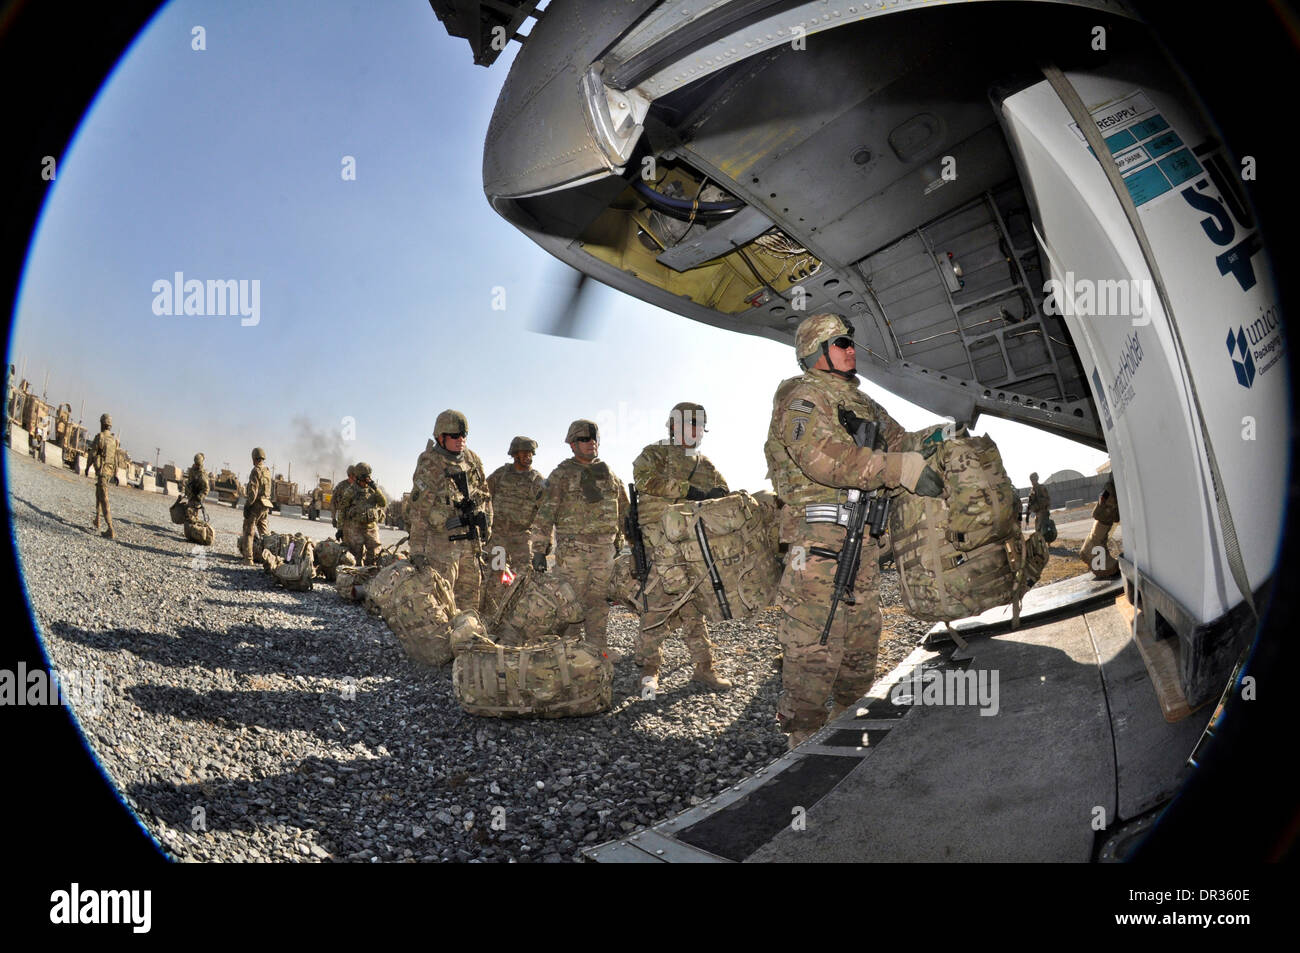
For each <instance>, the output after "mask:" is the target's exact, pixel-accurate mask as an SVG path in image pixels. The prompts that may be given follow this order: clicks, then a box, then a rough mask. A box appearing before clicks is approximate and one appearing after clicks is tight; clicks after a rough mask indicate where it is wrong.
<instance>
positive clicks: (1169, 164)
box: [1156, 149, 1201, 185]
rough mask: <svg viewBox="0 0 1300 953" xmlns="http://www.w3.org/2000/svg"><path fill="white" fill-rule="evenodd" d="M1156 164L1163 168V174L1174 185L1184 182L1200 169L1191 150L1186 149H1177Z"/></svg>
mask: <svg viewBox="0 0 1300 953" xmlns="http://www.w3.org/2000/svg"><path fill="white" fill-rule="evenodd" d="M1156 164H1157V165H1159V166H1160V168H1161V169H1163V170H1164V172H1165V175H1167V176H1169V181H1170V182H1172V183H1173V184H1174V185H1180V184H1181V183H1183V182H1186V181H1187V180H1188V179H1190V178H1191V177H1192V176H1194V175H1197V174H1198V173H1200V171H1201V166H1200V163H1198V162H1197V161H1196V160H1195V159H1193V158H1192V154H1191V152H1189V151H1188V150H1186V149H1179V150H1178V151H1177V152H1175V153H1174V154H1173V155H1171V156H1169V157H1168V158H1165V159H1161V160H1159V162H1157V163H1156Z"/></svg>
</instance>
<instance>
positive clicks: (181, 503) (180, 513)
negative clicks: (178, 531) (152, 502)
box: [167, 496, 189, 526]
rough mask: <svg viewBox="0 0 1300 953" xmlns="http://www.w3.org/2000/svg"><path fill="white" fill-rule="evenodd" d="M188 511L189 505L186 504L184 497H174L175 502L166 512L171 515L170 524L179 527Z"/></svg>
mask: <svg viewBox="0 0 1300 953" xmlns="http://www.w3.org/2000/svg"><path fill="white" fill-rule="evenodd" d="M188 510H189V505H188V503H187V502H186V500H185V497H183V496H178V497H176V501H175V502H174V503H172V505H171V506H170V507H168V509H167V512H168V513H170V514H171V518H172V522H173V523H175V524H176V525H177V526H179V525H180V524H181V523H184V522H185V519H186V513H187V512H188Z"/></svg>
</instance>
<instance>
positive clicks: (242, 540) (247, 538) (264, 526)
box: [239, 447, 271, 566]
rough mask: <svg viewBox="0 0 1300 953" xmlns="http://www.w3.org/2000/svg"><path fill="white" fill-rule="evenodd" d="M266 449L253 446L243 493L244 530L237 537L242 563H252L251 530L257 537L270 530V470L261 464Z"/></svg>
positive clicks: (249, 564)
mask: <svg viewBox="0 0 1300 953" xmlns="http://www.w3.org/2000/svg"><path fill="white" fill-rule="evenodd" d="M264 460H266V451H265V450H263V449H262V448H261V447H254V448H253V469H252V470H250V471H249V474H248V486H247V488H246V489H245V491H244V493H245V496H244V530H243V533H242V534H241V535H240V537H239V553H240V555H241V556H243V557H244V564H245V565H247V566H251V565H253V557H254V555H256V554H255V553H254V552H253V530H254V529H256V530H257V535H258V538H261V537H263V536H265V535H266V534H267V533H269V532H270V531H271V528H270V526H269V524H268V522H267V516H268V514H269V513H270V512H271V471H270V470H268V469H267V468H266V467H265V466H263V465H262V464H263V461H264Z"/></svg>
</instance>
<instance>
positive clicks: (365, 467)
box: [352, 463, 370, 480]
mask: <svg viewBox="0 0 1300 953" xmlns="http://www.w3.org/2000/svg"><path fill="white" fill-rule="evenodd" d="M352 470H353V472H354V473H356V476H357V479H358V480H362V479H365V478H366V477H368V476H370V464H368V463H358V464H357V465H356V466H354V467H353V468H352Z"/></svg>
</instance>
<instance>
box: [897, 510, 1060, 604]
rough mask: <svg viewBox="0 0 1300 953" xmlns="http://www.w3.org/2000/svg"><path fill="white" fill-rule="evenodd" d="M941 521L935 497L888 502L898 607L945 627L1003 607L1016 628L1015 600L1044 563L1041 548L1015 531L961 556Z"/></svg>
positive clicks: (1043, 547) (1037, 539) (1044, 547)
mask: <svg viewBox="0 0 1300 953" xmlns="http://www.w3.org/2000/svg"><path fill="white" fill-rule="evenodd" d="M947 520H948V512H947V507H946V506H945V505H944V502H943V500H942V499H940V498H936V497H923V496H917V495H915V494H912V493H902V494H900V495H899V496H897V497H895V498H894V501H893V505H892V507H891V510H890V514H889V531H890V536H891V538H892V541H893V552H894V562H895V565H896V566H897V567H898V583H899V590H900V594H901V596H902V599H903V607H904V608H905V609H906V610H907V612H908V613H909V614H910V615H912V616H914V617H915V618H917V619H921V620H923V621H926V622H951V621H953V620H954V619H963V618H966V617H967V616H973V615H979V614H980V613H981V612H984V611H985V610H988V609H992V608H994V607H995V606H1003V605H1008V604H1009V605H1010V606H1011V617H1012V622H1013V624H1018V623H1019V619H1020V600H1021V598H1022V597H1023V596H1024V593H1025V590H1027V589H1029V587H1030V586H1032V585H1034V583H1036V582H1037V581H1038V579H1039V576H1041V575H1042V571H1043V567H1044V566H1045V565H1046V564H1047V555H1048V553H1047V544H1046V543H1045V542H1044V541H1043V539H1042V537H1041V536H1039V535H1038V534H1037V533H1035V534H1034V535H1033V536H1031V537H1030V538H1029V539H1024V538H1023V537H1022V536H1021V534H1020V530H1019V528H1017V529H1016V532H1015V534H1014V535H1013V537H1012V538H1011V539H1008V540H1002V541H999V542H990V543H985V544H984V545H983V546H980V547H979V548H978V549H974V550H970V551H962V550H959V549H957V548H956V547H955V546H953V545H952V542H951V541H950V540H949V539H948V534H947Z"/></svg>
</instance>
